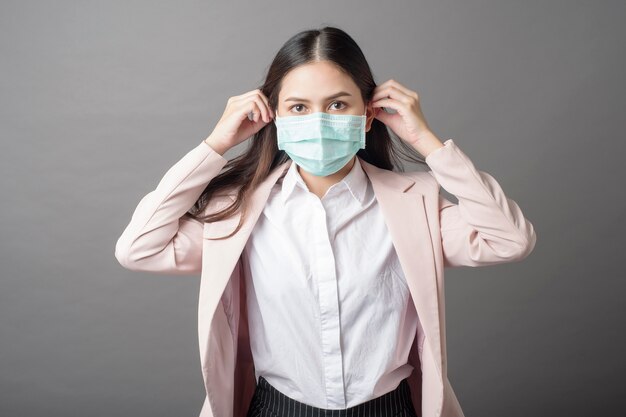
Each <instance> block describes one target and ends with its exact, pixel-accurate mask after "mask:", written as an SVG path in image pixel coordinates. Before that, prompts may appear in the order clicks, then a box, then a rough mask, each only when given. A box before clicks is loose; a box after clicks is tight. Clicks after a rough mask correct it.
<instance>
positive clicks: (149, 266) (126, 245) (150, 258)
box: [115, 141, 228, 275]
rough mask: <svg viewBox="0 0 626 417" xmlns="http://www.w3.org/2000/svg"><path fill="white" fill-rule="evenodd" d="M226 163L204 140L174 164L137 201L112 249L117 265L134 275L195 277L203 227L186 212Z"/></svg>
mask: <svg viewBox="0 0 626 417" xmlns="http://www.w3.org/2000/svg"><path fill="white" fill-rule="evenodd" d="M227 162H228V160H227V159H226V158H224V157H223V156H222V155H221V154H220V153H218V152H217V151H216V150H215V149H213V148H212V147H211V146H209V144H208V143H207V142H206V141H203V142H202V143H200V144H199V145H197V146H196V147H195V148H193V149H192V150H191V151H189V152H188V153H187V154H186V155H185V156H183V157H182V158H181V159H180V160H179V161H178V162H177V163H176V164H174V165H173V166H172V167H171V168H170V169H169V170H168V171H167V172H166V173H165V175H164V176H163V178H162V179H161V181H160V182H159V184H158V185H157V187H156V189H154V190H153V191H151V192H149V193H148V194H147V195H145V196H144V197H143V198H142V199H141V200H140V201H139V204H138V205H137V207H136V208H135V211H134V213H133V215H132V217H131V220H130V223H129V224H128V225H127V226H126V229H125V230H124V232H123V233H122V235H121V236H120V237H119V239H118V240H117V243H116V245H115V257H116V258H117V260H118V262H119V263H120V264H121V265H122V266H123V267H125V268H127V269H130V270H133V271H146V272H156V273H162V274H176V275H183V274H197V273H199V272H200V271H201V270H202V231H203V228H204V225H203V224H202V223H201V222H199V221H197V220H195V219H192V218H191V217H190V216H189V215H188V214H187V212H188V210H189V209H190V208H191V207H192V206H193V205H194V204H195V203H196V201H197V199H198V198H199V197H200V195H201V194H202V192H203V191H204V189H205V188H206V186H207V184H208V183H209V181H211V179H213V178H214V177H216V176H217V175H218V174H219V173H220V171H221V169H222V168H223V167H224V165H226V163H227Z"/></svg>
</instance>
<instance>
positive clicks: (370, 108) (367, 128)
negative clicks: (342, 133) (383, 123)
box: [365, 103, 376, 132]
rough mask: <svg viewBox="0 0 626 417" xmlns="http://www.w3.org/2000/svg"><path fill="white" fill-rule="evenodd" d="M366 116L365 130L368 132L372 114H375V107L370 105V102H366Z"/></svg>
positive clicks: (370, 126) (372, 117)
mask: <svg viewBox="0 0 626 417" xmlns="http://www.w3.org/2000/svg"><path fill="white" fill-rule="evenodd" d="M366 108H367V118H366V119H365V131H366V132H369V131H370V129H371V128H372V122H373V121H374V115H375V114H376V109H374V108H373V107H372V105H371V104H370V103H367V105H366Z"/></svg>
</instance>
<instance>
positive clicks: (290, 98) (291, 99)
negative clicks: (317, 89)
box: [285, 91, 352, 103]
mask: <svg viewBox="0 0 626 417" xmlns="http://www.w3.org/2000/svg"><path fill="white" fill-rule="evenodd" d="M342 96H352V94H350V93H348V92H347V91H340V92H338V93H336V94H333V95H332V96H328V97H326V99H325V100H331V99H333V98H337V97H342ZM285 101H304V102H306V103H308V102H309V100H307V99H306V98H298V97H289V98H287V99H285Z"/></svg>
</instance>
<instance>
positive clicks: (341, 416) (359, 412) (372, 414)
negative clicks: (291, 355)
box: [246, 376, 417, 417]
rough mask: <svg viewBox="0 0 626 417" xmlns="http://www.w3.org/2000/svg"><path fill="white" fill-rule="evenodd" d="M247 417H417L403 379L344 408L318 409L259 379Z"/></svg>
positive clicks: (263, 379) (409, 392)
mask: <svg viewBox="0 0 626 417" xmlns="http://www.w3.org/2000/svg"><path fill="white" fill-rule="evenodd" d="M246 417H417V414H416V412H415V408H414V407H413V402H412V401H411V391H410V389H409V383H408V382H407V380H406V379H403V380H402V382H400V384H399V385H398V387H397V388H395V389H394V390H392V391H390V392H388V393H386V394H383V395H381V396H380V397H377V398H373V399H371V400H369V401H366V402H364V403H361V404H358V405H355V406H353V407H348V408H345V409H338V410H332V409H325V408H317V407H313V406H311V405H308V404H304V403H301V402H299V401H296V400H294V399H292V398H290V397H288V396H286V395H285V394H283V393H282V392H280V391H278V390H277V389H276V388H274V387H273V386H272V385H270V383H269V382H268V381H267V380H266V379H265V378H263V377H262V376H259V382H258V384H257V386H256V390H255V391H254V396H253V397H252V401H251V402H250V408H249V409H248V413H247V416H246Z"/></svg>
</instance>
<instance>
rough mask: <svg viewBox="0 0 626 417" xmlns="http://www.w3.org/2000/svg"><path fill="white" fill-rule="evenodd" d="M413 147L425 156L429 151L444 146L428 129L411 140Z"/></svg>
mask: <svg viewBox="0 0 626 417" xmlns="http://www.w3.org/2000/svg"><path fill="white" fill-rule="evenodd" d="M411 145H412V146H413V148H414V149H415V150H416V151H418V152H419V153H420V154H421V155H423V156H424V158H426V157H427V156H428V155H429V154H430V153H431V152H433V151H435V150H437V149H439V148H442V147H444V144H443V143H442V142H441V141H440V140H439V138H437V136H435V134H434V133H432V132H430V131H428V132H426V133H424V134H423V135H420V137H419V139H417V140H416V141H414V142H412V143H411Z"/></svg>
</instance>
